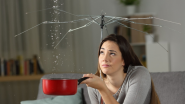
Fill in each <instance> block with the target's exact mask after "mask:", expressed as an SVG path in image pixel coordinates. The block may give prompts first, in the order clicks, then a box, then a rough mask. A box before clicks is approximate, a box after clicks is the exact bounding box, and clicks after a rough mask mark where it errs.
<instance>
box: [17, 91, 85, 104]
mask: <svg viewBox="0 0 185 104" xmlns="http://www.w3.org/2000/svg"><path fill="white" fill-rule="evenodd" d="M21 104H83V100H82V88H78V90H77V93H76V94H75V95H70V96H55V97H50V98H45V99H39V100H29V101H21Z"/></svg>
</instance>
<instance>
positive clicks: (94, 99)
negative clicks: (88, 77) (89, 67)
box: [87, 87, 99, 104]
mask: <svg viewBox="0 0 185 104" xmlns="http://www.w3.org/2000/svg"><path fill="white" fill-rule="evenodd" d="M87 89H88V93H89V98H90V101H91V104H99V99H98V98H99V93H97V91H96V89H94V88H91V87H87Z"/></svg>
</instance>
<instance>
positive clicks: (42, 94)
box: [37, 73, 90, 104]
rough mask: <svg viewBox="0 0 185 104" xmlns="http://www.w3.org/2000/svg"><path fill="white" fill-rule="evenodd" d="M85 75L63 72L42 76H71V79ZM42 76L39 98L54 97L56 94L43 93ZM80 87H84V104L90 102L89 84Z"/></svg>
mask: <svg viewBox="0 0 185 104" xmlns="http://www.w3.org/2000/svg"><path fill="white" fill-rule="evenodd" d="M82 76H83V74H78V73H62V74H47V75H44V76H43V77H42V78H71V79H79V78H81V77H82ZM42 78H41V80H40V83H39V90H38V96H37V99H44V98H50V97H54V95H46V94H44V93H43V90H42ZM78 87H80V88H82V89H83V90H82V92H83V94H82V96H83V99H82V100H83V103H84V104H90V99H89V95H88V92H87V86H86V85H85V84H80V85H78Z"/></svg>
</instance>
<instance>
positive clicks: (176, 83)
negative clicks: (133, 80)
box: [151, 71, 185, 104]
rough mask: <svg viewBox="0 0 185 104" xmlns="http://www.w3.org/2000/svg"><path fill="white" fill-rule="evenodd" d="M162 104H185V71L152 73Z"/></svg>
mask: <svg viewBox="0 0 185 104" xmlns="http://www.w3.org/2000/svg"><path fill="white" fill-rule="evenodd" d="M151 77H152V79H153V82H154V86H155V90H156V92H157V94H158V96H159V99H160V102H161V104H185V71H181V72H160V73H159V72H158V73H151Z"/></svg>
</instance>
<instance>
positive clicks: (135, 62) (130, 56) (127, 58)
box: [96, 34, 142, 78]
mask: <svg viewBox="0 0 185 104" xmlns="http://www.w3.org/2000/svg"><path fill="white" fill-rule="evenodd" d="M106 41H113V42H115V43H116V44H117V45H118V47H119V50H120V52H121V55H122V59H123V60H124V62H125V65H124V66H123V67H124V70H123V72H124V73H127V70H128V67H129V65H132V66H142V64H141V63H140V61H139V59H138V57H137V56H136V54H135V53H134V51H133V49H132V47H131V46H130V44H129V42H128V41H127V40H126V39H125V38H124V37H123V36H121V35H115V34H110V35H108V36H107V37H106V38H105V39H103V40H102V42H101V43H100V46H99V50H98V57H99V56H100V49H101V46H102V45H103V43H104V42H106ZM100 70H101V69H100V65H99V62H98V69H97V71H96V75H98V76H100ZM101 76H102V77H103V78H105V77H106V74H104V73H101Z"/></svg>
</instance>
